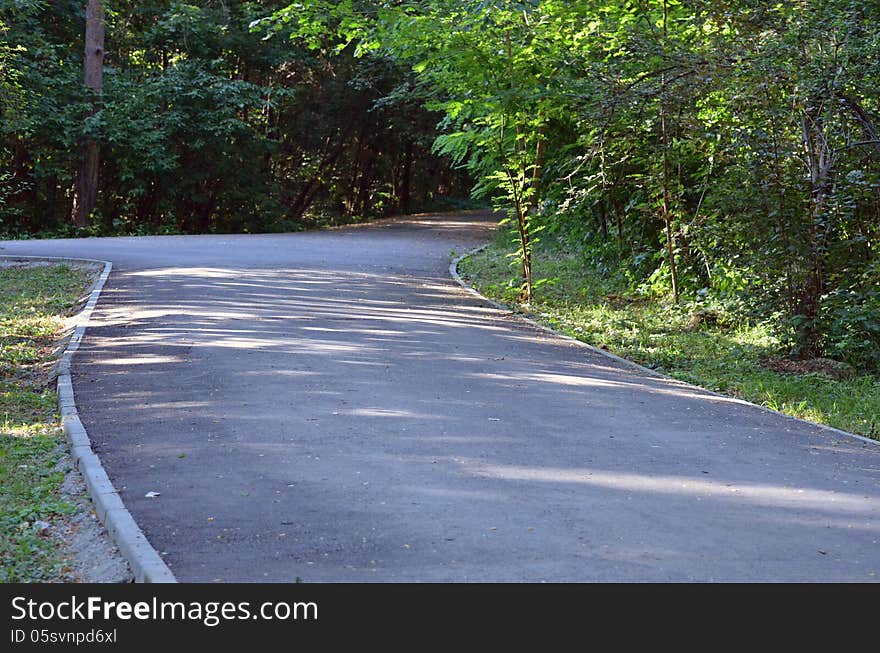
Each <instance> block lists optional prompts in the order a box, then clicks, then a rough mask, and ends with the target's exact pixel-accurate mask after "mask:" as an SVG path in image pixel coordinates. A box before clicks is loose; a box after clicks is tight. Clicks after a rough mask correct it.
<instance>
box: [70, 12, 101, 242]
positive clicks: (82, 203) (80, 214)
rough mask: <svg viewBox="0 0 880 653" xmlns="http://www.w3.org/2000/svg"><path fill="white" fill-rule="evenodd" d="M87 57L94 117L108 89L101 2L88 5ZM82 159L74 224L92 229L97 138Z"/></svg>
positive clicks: (88, 140) (87, 139) (88, 141)
mask: <svg viewBox="0 0 880 653" xmlns="http://www.w3.org/2000/svg"><path fill="white" fill-rule="evenodd" d="M85 43H86V47H85V55H84V58H83V79H84V82H85V87H86V89H87V90H86V93H87V94H88V95H89V105H90V107H89V116H90V117H91V116H94V115H95V114H97V112H98V111H99V108H100V105H101V94H102V92H103V89H104V6H103V4H102V3H101V0H89V2H88V4H87V5H86V39H85ZM80 147H81V158H80V164H79V170H78V172H77V178H76V193H75V195H74V197H73V212H72V219H73V223H74V224H75V225H77V226H78V227H85V226H88V224H89V221H90V217H91V214H92V211H94V210H95V203H96V202H97V200H98V170H99V162H100V161H99V148H98V141H97V140H95V138H94V136H92V135H86V136H84V137H83V140H82V144H81V146H80Z"/></svg>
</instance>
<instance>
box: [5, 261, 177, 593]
mask: <svg viewBox="0 0 880 653" xmlns="http://www.w3.org/2000/svg"><path fill="white" fill-rule="evenodd" d="M0 258H2V259H11V260H21V261H28V262H39V261H45V262H50V263H65V262H71V263H89V264H96V265H101V266H103V270H102V272H101V274H100V275H99V277H98V279H97V281H95V283H94V284H92V287H91V288H90V289H89V290H88V291H87V293H86V294H87V295H88V300H87V301H86V304H85V306H84V307H83V308H82V310H80V311H79V313H77V314H76V315H75V316H74V317H73V325H74V331H73V334H72V335H71V337H70V340H69V341H68V343H67V347H66V348H65V350H64V353H63V354H62V355H61V358H60V359H59V361H58V379H57V388H58V410H59V412H60V414H61V428H62V430H63V431H64V435H65V436H66V437H67V442H68V444H69V445H70V453H71V456H73V459H74V461H76V466H77V467H78V468H79V470H80V473H81V474H82V476H83V479H84V480H85V484H86V488H87V489H88V492H89V496H90V497H91V499H92V503H93V504H94V506H95V513H96V514H97V515H98V519H99V520H100V521H101V523H102V524H103V525H104V527H105V528H106V529H107V533H108V534H109V535H110V538H111V539H112V540H113V542H114V543H115V544H116V546H117V547H119V551H120V553H121V554H122V556H123V557H124V558H125V559H126V561H127V562H128V564H129V566H130V567H131V571H132V573H133V574H134V578H135V582H138V583H176V582H177V579H176V578H175V577H174V574H173V573H172V571H171V569H169V568H168V565H166V564H165V561H164V560H162V558H161V556H160V555H159V553H158V552H157V551H156V549H154V548H153V545H152V544H150V542H149V541H148V540H147V538H146V536H145V535H144V534H143V531H141V529H140V527H139V526H138V525H137V522H136V521H135V520H134V517H133V516H132V514H131V513H130V512H129V511H128V508H126V507H125V504H124V503H123V502H122V499H121V497H120V496H119V492H118V491H117V490H116V487H115V486H114V485H113V482H112V481H111V480H110V477H109V476H108V475H107V471H106V470H105V469H104V466H103V465H102V464H101V460H100V459H99V458H98V456H97V454H96V453H95V452H94V450H93V449H92V441H91V439H90V438H89V434H88V433H87V432H86V429H85V427H84V426H83V423H82V420H81V419H80V417H79V412H78V411H77V408H76V400H75V397H74V393H73V379H72V378H71V374H70V371H71V365H72V361H73V355H74V354H75V353H76V350H77V349H79V346H80V343H81V342H82V339H83V336H84V335H85V332H86V328H87V327H88V325H89V322H90V320H91V317H92V313H93V312H94V310H95V306H96V305H97V303H98V299H99V298H100V296H101V291H102V290H103V289H104V284H105V283H106V282H107V279H108V278H109V276H110V271H111V270H112V269H113V264H112V263H111V262H110V261H101V260H97V259H86V258H70V257H54V256H23V255H13V254H11V255H0Z"/></svg>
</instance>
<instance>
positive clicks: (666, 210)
mask: <svg viewBox="0 0 880 653" xmlns="http://www.w3.org/2000/svg"><path fill="white" fill-rule="evenodd" d="M668 12H669V4H668V3H667V2H666V0H664V2H663V47H664V48H665V47H666V38H667V23H668ZM660 89H661V91H660V130H661V132H662V137H663V207H662V211H663V225H664V227H665V231H666V255H667V256H668V257H669V273H670V275H671V277H672V301H674V302H675V303H676V304H677V303H678V300H679V297H680V291H679V289H678V267H677V266H676V264H675V242H674V241H673V236H672V211H671V202H670V197H669V130H668V128H667V125H666V73H665V72H664V73H663V74H662V75H661V76H660Z"/></svg>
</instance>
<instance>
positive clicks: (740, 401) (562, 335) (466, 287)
mask: <svg viewBox="0 0 880 653" xmlns="http://www.w3.org/2000/svg"><path fill="white" fill-rule="evenodd" d="M487 247H489V244H486V245H481V246H480V247H475V248H474V249H472V250H470V251H468V252H465V253H464V254H462V255H461V256H459V257H458V258H456V259H455V260H454V261H453V262H452V263H451V264H450V265H449V274H450V275H451V276H452V278H453V279H455V281H456V283H458V285H459V286H461V287H462V288H463V289H464V290H465V291H466V292H467V293H469V294H470V295H473V296H474V297H476V298H477V299H479V300H480V301H482V302H484V303H486V304H488V305H490V306H492V307H493V308H497V309H498V310H501V311H504V312H506V313H510V314H512V315H516V316H517V317H518V318H519V319H521V320H522V321H523V322H526V323H527V324H530V325H532V326H533V327H536V328H538V329H540V330H542V331H544V332H546V333H550V334H553V335H554V336H556V337H558V338H561V339H562V340H565V341H567V342H570V343H572V344H575V345H578V346H580V347H585V348H587V349H589V350H590V351H593V352H595V353H597V354H601V355H602V356H604V357H606V358H610V359H611V360H614V361H617V362H618V363H620V364H622V365H624V366H626V367H629V368H631V369H634V370H638V371H639V372H641V373H642V374H647V375H648V376H652V377H654V378H659V379H665V380H667V381H672V382H674V383H676V384H679V385H681V386H683V387H686V388H691V389H694V390H699V391H701V392H705V393H707V394H709V395H712V396H714V397H720V398H722V399H724V400H725V401H727V402H729V403H734V404H739V405H741V406H750V407H752V408H758V409H760V410H763V411H764V412H767V413H773V414H775V415H779V416H781V417H784V418H786V419H789V420H793V421H795V422H799V423H801V424H807V425H809V426H813V427H815V428H818V429H821V430H823V431H827V432H828V433H833V434H835V435H839V436H842V437H846V438H852V439H855V440H858V441H859V442H862V443H863V444H871V445H874V446H878V445H880V440H872V439H870V438H866V437H864V436H861V435H856V434H855V433H850V432H848V431H843V430H841V429H836V428H834V427H833V426H827V425H825V424H818V423H816V422H810V421H809V420H805V419H801V418H800V417H793V416H792V415H786V414H785V413H781V412H779V411H778V410H773V409H772V408H768V407H767V406H761V405H760V404H753V403H752V402H750V401H746V400H744V399H738V398H736V397H731V396H730V395H725V394H721V393H720V392H715V391H714V390H708V389H706V388H701V387H700V386H697V385H693V384H692V383H687V382H685V381H679V380H678V379H673V378H672V377H671V376H666V375H665V374H660V373H659V372H657V371H656V370H652V369H650V368H648V367H645V366H643V365H639V364H638V363H634V362H633V361H631V360H627V359H626V358H621V357H620V356H617V355H615V354H612V353H611V352H608V351H605V350H604V349H600V348H598V347H594V346H593V345H590V344H587V343H586V342H583V341H582V340H578V339H577V338H572V337H571V336H569V335H567V334H565V333H560V332H559V331H557V330H556V329H553V328H551V327H548V326H546V325H544V324H541V323H539V322H537V321H535V320H534V319H532V318H530V317H528V315H526V314H524V313H519V312H517V311H514V310H513V309H511V308H510V306H506V305H504V304H500V303H498V302H496V301H493V300H491V299H489V298H488V297H485V296H484V295H482V294H480V292H478V291H477V290H476V289H475V288H474V287H473V286H471V285H470V284H469V283H468V282H467V281H465V280H464V279H463V278H462V277H461V275H460V274H459V272H458V266H459V264H460V263H461V262H462V261H463V260H464V259H466V258H468V257H469V256H473V255H474V254H479V253H480V252H482V251H483V250H484V249H486V248H487Z"/></svg>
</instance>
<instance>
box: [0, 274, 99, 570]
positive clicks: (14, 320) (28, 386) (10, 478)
mask: <svg viewBox="0 0 880 653" xmlns="http://www.w3.org/2000/svg"><path fill="white" fill-rule="evenodd" d="M90 280H91V278H90V275H89V273H88V272H87V271H84V270H79V269H74V268H71V267H68V266H64V265H57V266H44V267H33V268H7V269H3V268H0V479H2V480H0V582H35V581H54V580H60V579H62V578H63V573H64V568H65V564H66V561H65V560H64V556H63V553H62V551H61V542H60V540H58V539H56V538H54V537H52V536H48V535H41V534H39V533H38V532H37V531H36V530H35V528H34V522H36V521H46V522H49V523H52V522H53V521H55V520H57V519H58V518H59V517H60V516H62V515H65V514H68V513H70V512H71V511H72V510H73V507H72V505H71V504H70V503H68V502H66V501H64V500H63V499H62V497H61V492H60V488H61V483H62V482H63V480H64V472H63V471H62V470H59V469H58V461H59V458H60V457H61V456H62V455H63V452H64V447H62V446H60V445H62V444H63V438H62V436H61V430H60V427H59V424H58V415H57V396H56V394H55V392H53V391H52V390H51V389H50V388H49V387H48V386H49V384H50V374H49V372H50V369H51V365H52V363H53V361H54V360H55V357H56V350H57V349H58V344H59V342H58V341H59V338H60V336H61V333H62V330H63V327H64V316H65V315H67V314H69V313H70V312H71V311H72V310H73V309H74V307H75V306H76V304H77V301H78V300H79V299H80V297H81V295H82V294H83V290H84V289H85V287H86V286H87V285H88V283H89V281H90Z"/></svg>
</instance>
